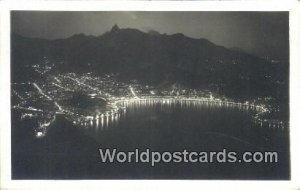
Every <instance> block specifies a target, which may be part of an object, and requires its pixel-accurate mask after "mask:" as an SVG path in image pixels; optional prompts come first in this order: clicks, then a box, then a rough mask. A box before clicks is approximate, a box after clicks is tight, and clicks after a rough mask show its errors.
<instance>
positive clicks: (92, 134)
mask: <svg viewBox="0 0 300 190" xmlns="http://www.w3.org/2000/svg"><path fill="white" fill-rule="evenodd" d="M13 115H14V116H16V117H17V113H14V114H13ZM12 123H13V126H12V174H13V178H14V179H289V177H290V175H289V168H290V166H289V131H288V129H282V128H273V127H269V126H262V127H261V126H260V125H256V124H255V123H253V122H252V119H251V114H250V113H249V111H247V110H240V109H238V108H226V107H216V106H214V107H209V106H192V105H185V106H182V105H172V106H168V105H162V104H155V105H152V106H149V105H147V106H145V105H144V106H143V105H137V104H133V105H130V106H129V107H128V109H127V111H126V113H123V114H121V115H120V117H119V118H118V119H116V120H115V121H114V122H107V123H105V124H101V123H100V124H99V123H97V124H96V123H93V124H91V125H87V126H74V125H72V123H71V122H69V121H66V120H65V119H64V118H62V117H58V118H57V120H56V121H55V123H54V124H53V126H51V127H50V128H49V130H48V132H47V135H46V137H45V138H43V139H36V138H35V137H34V135H33V128H34V127H35V125H36V124H35V121H33V120H25V121H24V120H23V121H22V122H20V121H19V120H18V119H16V118H15V119H13V121H12ZM98 148H102V149H105V148H117V149H118V150H120V151H125V150H129V151H133V150H134V149H135V148H139V149H140V150H141V151H144V150H146V149H147V148H149V149H150V150H152V151H171V152H172V151H183V150H184V149H186V150H188V151H197V152H200V151H222V150H223V149H226V150H227V151H236V152H238V153H242V152H244V151H277V152H278V159H279V162H278V163H159V164H157V165H156V166H155V167H151V166H150V164H148V163H126V164H124V163H101V162H100V157H99V151H98Z"/></svg>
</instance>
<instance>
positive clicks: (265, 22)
mask: <svg viewBox="0 0 300 190" xmlns="http://www.w3.org/2000/svg"><path fill="white" fill-rule="evenodd" d="M114 24H118V25H119V27H120V28H137V29H140V30H143V31H149V30H156V31H158V32H160V33H167V34H173V33H183V34H185V35H187V36H190V37H193V38H207V39H208V40H210V41H212V42H214V43H216V44H218V45H223V46H225V47H239V48H241V49H243V50H246V51H248V52H251V53H255V54H257V55H263V56H266V55H268V56H271V57H273V58H279V59H285V58H287V56H288V47H289V44H288V34H289V24H288V13H287V12H55V11H47V12H45V11H44V12H37V11H13V12H12V31H13V32H15V33H18V34H21V35H23V36H27V37H38V38H47V39H57V38H66V37H69V36H71V35H73V34H76V33H84V34H87V35H96V36H98V35H101V34H103V33H104V32H107V31H109V30H110V29H111V27H112V26H113V25H114Z"/></svg>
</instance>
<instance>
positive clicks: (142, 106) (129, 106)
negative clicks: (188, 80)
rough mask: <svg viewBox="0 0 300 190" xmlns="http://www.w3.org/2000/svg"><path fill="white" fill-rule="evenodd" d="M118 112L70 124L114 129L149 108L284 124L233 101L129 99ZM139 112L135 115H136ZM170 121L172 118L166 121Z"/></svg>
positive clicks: (267, 124) (271, 125)
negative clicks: (264, 117) (180, 110)
mask: <svg viewBox="0 0 300 190" xmlns="http://www.w3.org/2000/svg"><path fill="white" fill-rule="evenodd" d="M117 105H118V107H121V108H122V109H120V110H121V111H115V112H114V111H111V112H106V113H105V114H100V113H99V114H96V115H95V116H89V118H87V119H86V120H83V121H81V122H79V123H74V124H77V125H79V126H84V127H85V128H94V129H95V130H96V132H98V131H101V130H104V129H108V128H110V127H114V126H118V125H119V123H120V120H122V121H121V122H123V121H124V120H126V117H128V116H130V115H137V114H138V112H140V113H141V112H142V113H146V114H149V113H150V112H153V109H157V108H159V109H169V110H170V111H172V110H176V109H182V110H185V111H186V112H189V115H195V114H199V112H208V113H207V114H212V115H215V114H216V113H215V112H216V111H222V112H228V111H229V112H232V113H233V112H234V114H237V115H241V114H244V115H246V118H245V119H246V120H251V122H252V124H251V125H253V126H256V127H257V126H260V127H267V128H278V129H282V130H284V129H285V127H286V125H284V123H283V122H270V121H267V120H261V119H256V117H255V116H256V115H257V114H260V113H261V112H263V111H264V110H263V108H261V107H259V106H254V105H245V104H239V103H233V102H222V101H217V102H214V101H197V100H196V101H195V100H183V99H131V100H129V101H120V102H117ZM140 113H139V114H140ZM189 115H187V113H182V115H181V117H183V118H187V117H189ZM170 119H174V118H170Z"/></svg>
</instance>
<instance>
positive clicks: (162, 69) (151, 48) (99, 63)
mask: <svg viewBox="0 0 300 190" xmlns="http://www.w3.org/2000/svg"><path fill="white" fill-rule="evenodd" d="M11 48H12V68H13V69H12V71H13V80H24V78H26V76H25V75H24V70H25V69H26V68H25V65H27V66H28V65H34V64H38V63H39V64H40V63H42V62H43V59H44V58H45V57H47V59H49V60H50V62H51V63H52V64H54V65H55V69H54V71H53V72H76V73H82V72H90V71H93V73H95V74H103V73H118V74H119V76H120V80H124V81H128V80H133V79H134V80H138V81H139V82H141V83H145V84H151V85H154V86H161V85H162V84H179V85H183V86H186V87H189V88H197V89H209V90H212V91H217V92H218V93H220V94H224V95H226V96H229V97H234V98H238V99H243V98H248V97H260V96H283V95H284V96H287V94H286V89H288V66H286V64H284V63H277V64H272V63H270V62H268V61H267V60H265V59H263V58H259V57H257V56H255V55H251V54H248V53H246V52H244V51H236V50H234V49H227V48H225V47H223V46H219V45H216V44H214V43H212V42H210V41H209V40H207V39H204V38H202V39H194V38H190V37H187V36H185V35H184V34H181V33H177V34H171V35H167V34H160V33H159V32H156V31H151V32H148V33H145V32H142V31H140V30H137V29H132V28H119V27H118V25H114V26H113V27H112V29H111V30H110V31H108V32H106V33H104V34H103V35H100V36H88V35H85V34H76V35H73V36H71V37H69V38H66V39H57V40H46V39H37V38H27V37H22V36H20V35H17V34H12V43H11ZM28 72H29V71H28ZM20 73H23V74H22V77H21V76H19V75H20ZM30 75H32V73H31V74H30ZM20 77H21V78H22V79H20ZM30 78H31V79H32V80H34V77H33V76H30ZM281 92H282V93H281Z"/></svg>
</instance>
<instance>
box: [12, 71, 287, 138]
mask: <svg viewBox="0 0 300 190" xmlns="http://www.w3.org/2000/svg"><path fill="white" fill-rule="evenodd" d="M46 76H47V80H46V83H44V84H38V83H36V82H33V83H24V84H15V85H18V86H21V87H22V86H31V87H32V91H29V92H24V91H20V90H13V95H14V96H15V97H16V98H17V99H19V100H18V102H19V103H18V104H15V105H14V106H13V108H14V109H17V110H20V111H22V110H23V112H24V113H23V115H22V118H31V117H35V118H38V120H39V122H38V123H39V126H38V128H37V130H35V131H36V134H35V135H36V137H38V138H40V137H44V136H45V135H46V131H47V128H49V127H50V126H51V123H52V122H53V121H55V116H56V115H63V116H64V117H65V118H66V119H67V120H69V121H71V122H72V123H73V124H74V125H77V126H95V127H102V128H103V126H109V125H111V124H113V123H115V122H117V121H118V120H119V119H120V115H121V114H124V113H126V109H127V108H128V106H130V105H132V104H139V105H145V106H147V105H153V104H161V105H163V106H172V105H174V104H178V105H181V106H182V105H191V106H200V107H201V106H213V107H228V108H238V109H240V110H248V111H249V114H250V115H251V117H252V119H253V121H254V122H255V123H256V124H258V125H259V126H261V127H271V128H282V129H284V128H286V127H287V126H288V124H287V123H286V122H284V121H281V120H278V119H272V118H271V119H268V118H266V117H265V116H266V115H268V114H270V113H271V110H272V109H273V108H272V107H270V106H269V107H268V106H267V105H265V104H263V103H259V102H256V101H252V102H249V101H245V102H237V101H234V100H232V99H228V98H226V97H221V96H218V95H213V93H212V92H202V91H195V90H192V89H172V90H164V91H161V92H160V95H157V91H156V89H155V88H153V87H147V86H142V85H139V84H135V83H134V84H127V83H123V82H118V81H117V80H116V79H115V78H114V76H109V75H108V76H105V77H102V78H101V77H92V76H91V75H89V74H86V75H83V76H77V75H76V74H74V73H70V74H66V75H57V76H51V75H46ZM76 93H80V94H82V96H86V98H84V99H86V101H88V102H89V101H91V102H97V101H102V102H103V105H99V106H96V107H95V108H92V109H91V108H88V107H87V108H86V109H83V108H82V107H78V108H76V106H74V105H73V104H74V103H75V104H76V102H74V103H71V104H70V103H66V102H68V99H70V98H72V97H74V96H76ZM76 101H77V100H76ZM78 101H82V100H78ZM33 102H36V103H33ZM33 104H35V105H36V106H37V107H36V106H35V105H33ZM92 104H95V103H92Z"/></svg>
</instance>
